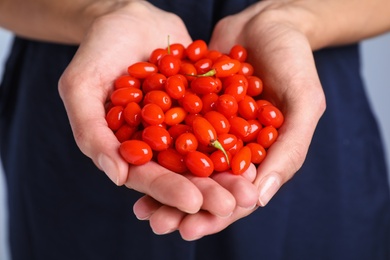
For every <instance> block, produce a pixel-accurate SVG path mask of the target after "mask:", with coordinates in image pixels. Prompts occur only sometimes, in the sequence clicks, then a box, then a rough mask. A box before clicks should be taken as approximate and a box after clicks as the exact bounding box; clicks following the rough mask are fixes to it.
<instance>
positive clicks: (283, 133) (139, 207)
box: [134, 1, 325, 240]
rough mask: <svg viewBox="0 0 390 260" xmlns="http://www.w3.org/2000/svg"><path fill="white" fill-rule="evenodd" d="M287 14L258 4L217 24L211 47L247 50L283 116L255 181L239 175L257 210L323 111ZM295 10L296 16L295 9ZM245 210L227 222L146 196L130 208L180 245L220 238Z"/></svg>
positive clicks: (302, 149)
mask: <svg viewBox="0 0 390 260" xmlns="http://www.w3.org/2000/svg"><path fill="white" fill-rule="evenodd" d="M286 8H287V10H288V11H291V9H290V8H293V6H284V5H283V4H274V3H273V2H272V1H265V2H259V3H257V4H255V5H253V6H251V7H249V8H247V9H246V10H244V11H243V12H241V13H239V14H237V15H232V16H229V17H227V18H225V19H223V20H221V21H220V22H219V23H218V24H217V26H216V28H215V30H214V33H213V36H212V39H211V42H210V48H211V49H216V50H220V51H222V52H228V51H229V48H230V47H231V46H233V45H234V44H236V43H240V44H242V45H243V46H245V47H246V48H247V49H248V50H249V57H250V60H249V62H250V63H251V64H253V65H254V67H255V70H256V72H255V74H256V75H259V76H260V77H261V78H262V80H263V81H264V84H265V86H266V90H265V92H264V95H265V96H266V98H267V99H268V100H271V101H272V102H274V103H275V104H276V105H277V106H278V107H280V108H281V109H282V110H283V113H284V115H285V122H284V124H283V126H282V127H281V128H280V129H279V134H280V135H279V138H278V139H277V141H276V142H275V143H274V144H273V146H272V147H271V148H270V149H269V150H268V154H267V157H266V159H265V160H264V161H263V162H262V163H261V165H260V166H259V167H258V169H257V174H256V176H255V177H250V176H248V175H247V173H246V174H244V175H243V177H244V179H245V180H247V181H253V182H254V184H255V185H256V187H257V189H258V190H259V194H260V196H259V198H258V201H257V205H259V206H265V205H266V204H267V203H268V202H269V200H270V199H271V198H272V196H273V195H275V193H276V192H277V191H278V189H279V188H280V187H281V185H283V184H284V183H285V182H287V181H288V180H289V179H290V178H292V176H293V175H294V174H295V173H296V171H298V169H299V168H300V167H301V165H302V164H303V162H304V159H305V156H306V153H307V150H308V147H309V145H310V142H311V138H312V135H313V132H314V130H315V128H316V125H317V122H318V120H319V118H320V117H321V115H322V113H323V112H324V110H325V98H324V94H323V91H322V87H321V84H320V81H319V78H318V75H317V72H316V68H315V64H314V60H313V55H312V50H311V47H310V44H309V41H308V39H307V37H306V35H305V34H303V33H302V32H301V30H300V28H299V26H296V27H294V26H293V25H294V24H292V23H289V22H288V20H287V19H288V18H289V16H288V15H286V13H285V12H286ZM297 10H298V11H299V12H300V9H299V8H298V9H297ZM295 13H296V12H292V13H291V14H295ZM249 172H250V171H249ZM249 175H250V174H249ZM225 178H228V173H225V174H221V175H219V177H218V178H214V180H215V181H216V182H218V183H220V184H221V185H222V186H224V185H223V184H222V183H223V182H224V180H226V179H225ZM240 192H242V190H241V191H237V192H236V193H235V197H236V198H237V197H239V195H238V194H239V193H240ZM141 202H142V203H141ZM241 205H243V204H241ZM247 206H248V207H243V206H240V205H239V204H238V206H237V207H236V208H235V209H234V211H233V212H232V214H231V215H230V216H227V217H218V216H216V215H213V214H210V213H209V212H206V211H200V212H198V213H196V214H191V215H188V214H185V213H183V212H179V211H178V210H177V209H174V208H171V207H167V206H164V205H161V204H159V203H158V202H156V201H155V200H153V199H152V198H150V197H148V196H146V197H143V198H142V199H141V200H140V201H139V203H137V204H136V205H135V206H134V212H135V214H136V215H137V216H138V217H139V218H141V219H147V220H149V221H150V225H151V226H152V228H153V230H155V232H156V233H159V234H162V233H169V232H172V231H174V230H179V232H180V234H181V235H182V237H183V238H184V239H186V240H194V239H198V238H200V237H202V236H206V235H209V234H213V233H216V232H219V231H221V230H223V229H224V228H226V227H227V226H229V225H230V224H232V223H233V222H235V221H236V220H238V219H240V218H243V217H245V216H247V215H249V214H251V213H252V212H253V211H254V210H255V209H256V208H255V207H249V205H247Z"/></svg>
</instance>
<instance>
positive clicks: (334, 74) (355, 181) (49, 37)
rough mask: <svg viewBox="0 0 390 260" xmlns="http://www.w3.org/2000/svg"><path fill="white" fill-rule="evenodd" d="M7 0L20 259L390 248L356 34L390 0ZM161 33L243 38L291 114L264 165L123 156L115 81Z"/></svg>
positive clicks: (252, 255)
mask: <svg viewBox="0 0 390 260" xmlns="http://www.w3.org/2000/svg"><path fill="white" fill-rule="evenodd" d="M19 2H20V3H19ZM0 4H1V8H0V10H1V15H0V17H1V18H0V24H2V26H4V27H6V28H8V29H11V30H12V31H14V32H15V34H16V35H18V37H17V38H16V39H15V42H14V46H13V49H12V51H11V55H10V58H9V60H8V62H7V66H6V72H5V76H4V79H3V82H2V88H1V134H2V136H1V138H2V139H1V149H2V150H1V154H2V160H3V164H4V168H5V173H6V179H7V185H8V189H9V214H10V244H11V253H12V256H13V257H14V259H220V258H225V259H262V258H265V259H388V258H389V256H390V252H389V248H388V245H389V243H390V206H389V205H390V203H389V189H388V186H387V181H386V176H387V175H386V168H385V163H384V157H383V152H382V144H381V140H380V137H379V134H378V131H377V127H376V122H375V120H374V117H373V115H372V112H371V109H370V107H369V105H368V102H367V100H366V96H365V94H364V90H363V86H362V82H361V80H360V78H359V56H358V46H357V45H356V42H358V41H359V40H361V39H364V38H367V37H370V36H374V35H377V34H380V33H382V32H385V31H388V30H389V29H390V22H389V21H388V19H387V17H388V14H389V12H390V3H389V2H388V1H385V0H382V1H371V0H365V1H360V2H359V3H357V2H356V1H336V0H335V1H326V2H324V1H276V0H274V1H271V0H269V1H260V2H257V1H238V0H230V1H217V0H215V1H186V2H183V1H182V2H179V1H149V2H146V1H136V0H134V1H88V0H80V1H77V2H75V1H61V2H58V3H57V2H52V1H45V0H40V1H28V0H25V1H6V0H2V2H1V3H0ZM163 10H164V11H163ZM368 21H369V22H368ZM167 35H170V37H171V41H172V42H180V43H182V44H183V45H185V46H187V45H188V44H189V43H190V42H191V41H192V40H194V39H204V40H207V41H209V48H211V49H218V50H220V51H222V52H226V51H227V50H228V49H229V48H230V47H231V46H232V45H233V44H235V43H240V44H242V45H243V46H245V47H246V48H247V49H248V51H249V55H250V57H251V59H250V62H251V63H252V64H253V65H254V67H255V68H256V74H258V75H259V76H260V77H261V78H262V79H263V80H264V83H265V85H266V86H267V92H266V93H265V95H266V96H267V98H269V99H270V100H272V101H273V102H275V103H276V104H277V105H278V106H279V107H281V109H282V110H283V113H284V114H285V117H286V118H285V123H284V125H283V127H282V128H281V129H280V136H279V138H278V141H277V142H276V143H275V144H274V145H273V146H272V149H270V150H269V153H268V155H267V159H266V160H265V161H264V162H263V163H262V164H261V166H260V167H259V168H258V169H254V168H253V167H251V168H250V169H249V170H248V171H247V172H246V173H245V174H244V175H243V176H238V177H237V176H231V175H229V174H228V173H225V174H220V175H217V176H216V177H215V178H213V179H211V178H210V179H199V178H193V177H190V176H182V175H177V174H175V173H172V172H169V171H167V170H165V169H163V168H162V167H160V166H157V165H155V164H152V163H150V164H147V165H145V166H140V167H129V166H128V164H127V163H125V162H124V161H123V160H122V159H121V158H120V156H119V155H118V153H117V148H118V142H117V140H116V139H115V137H114V135H113V134H112V132H111V131H110V130H109V129H108V128H107V125H106V122H105V120H104V106H103V105H104V102H105V100H106V98H107V96H108V93H109V91H110V88H111V84H112V81H113V79H114V78H115V77H117V76H118V75H120V74H122V73H124V71H125V69H126V68H127V66H128V65H130V64H132V63H133V62H135V61H139V60H144V59H146V58H147V57H148V55H149V53H150V52H151V51H152V50H153V49H155V48H157V47H161V46H165V45H166V36H167ZM76 46H77V47H76ZM313 51H314V55H313ZM58 81H59V88H58V90H59V91H58V90H57V88H56V87H55V86H56V85H57V82H58ZM325 97H326V102H325ZM325 106H326V111H325ZM324 111H325V112H324ZM69 123H70V125H69ZM80 150H81V151H82V153H84V154H82V153H81V152H80ZM85 155H87V156H85ZM87 157H89V158H90V159H92V161H91V160H90V159H89V158H87ZM96 166H97V167H96ZM98 168H99V169H100V170H102V171H104V172H105V173H106V174H107V176H108V177H109V178H110V179H111V180H112V181H113V182H114V183H115V184H116V185H118V186H121V187H116V186H115V185H112V183H111V182H110V181H109V180H108V179H107V178H106V177H105V176H104V174H101V172H100V171H99V170H98ZM293 175H295V176H294V177H293ZM160 177H161V178H160ZM292 177H293V178H292ZM290 179H291V180H290ZM283 184H284V185H283ZM282 185H283V186H282ZM271 198H272V200H271ZM132 204H134V208H133V210H134V213H135V215H136V217H137V218H138V219H141V220H148V222H149V224H150V227H149V225H148V222H139V221H138V220H137V219H136V218H134V217H133V216H132V215H131V214H130V212H129V211H130V209H129V207H130V206H131V205H132ZM259 206H260V207H261V208H258V207H259ZM150 228H151V229H150ZM176 230H178V231H179V232H174V231H176ZM156 234H164V235H163V236H156ZM212 234H214V235H212ZM185 240H188V241H185Z"/></svg>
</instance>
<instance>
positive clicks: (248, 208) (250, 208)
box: [245, 203, 257, 210]
mask: <svg viewBox="0 0 390 260" xmlns="http://www.w3.org/2000/svg"><path fill="white" fill-rule="evenodd" d="M256 206H257V203H256V204H254V205H252V206H250V207H247V208H245V209H247V210H252V209H254V208H256Z"/></svg>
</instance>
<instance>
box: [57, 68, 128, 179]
mask: <svg viewBox="0 0 390 260" xmlns="http://www.w3.org/2000/svg"><path fill="white" fill-rule="evenodd" d="M69 73H70V74H67V73H65V74H64V75H63V77H62V78H61V80H60V82H59V90H60V95H61V98H62V100H63V101H64V105H65V108H66V110H67V114H68V117H69V122H70V124H71V127H72V131H73V135H74V138H75V141H76V143H77V145H78V147H79V148H80V150H81V151H82V152H83V153H84V154H85V155H87V156H88V157H90V158H91V159H92V160H93V161H94V163H95V164H96V165H97V166H98V168H100V169H101V170H103V171H104V172H105V173H106V174H107V175H108V177H109V178H110V179H111V180H112V181H113V182H114V183H115V184H117V185H122V184H123V183H124V181H125V180H126V179H127V173H128V165H127V163H126V162H125V161H124V160H123V159H122V158H121V156H120V155H119V153H118V147H119V142H118V140H117V138H116V137H115V135H114V134H113V132H112V131H111V130H110V129H109V128H108V126H107V122H106V120H105V109H104V105H103V104H104V103H105V98H106V96H107V90H106V89H107V88H104V87H101V88H99V87H96V89H93V90H91V87H90V86H91V85H94V86H101V85H102V82H99V81H96V79H95V77H90V78H89V83H88V85H85V82H86V81H87V80H86V79H83V78H80V77H81V75H78V76H75V75H73V72H69ZM85 76H86V77H88V73H85ZM91 79H92V81H91ZM89 84H91V85H89ZM106 85H108V83H106Z"/></svg>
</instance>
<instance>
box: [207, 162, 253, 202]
mask: <svg viewBox="0 0 390 260" xmlns="http://www.w3.org/2000/svg"><path fill="white" fill-rule="evenodd" d="M255 174H256V168H255V166H254V165H253V164H252V165H251V166H250V168H249V169H248V170H247V171H246V173H244V175H234V174H231V173H230V172H223V173H217V174H214V176H213V177H212V178H213V179H214V180H215V181H216V182H217V183H219V184H220V185H221V186H222V187H224V188H225V189H226V190H228V191H229V192H230V193H231V194H232V196H233V197H234V198H235V201H236V204H237V206H239V207H243V208H248V209H253V208H254V207H255V206H256V204H257V201H258V198H259V192H258V189H257V186H255V185H254V184H253V183H252V182H253V180H254V178H255ZM247 178H248V179H247Z"/></svg>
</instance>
